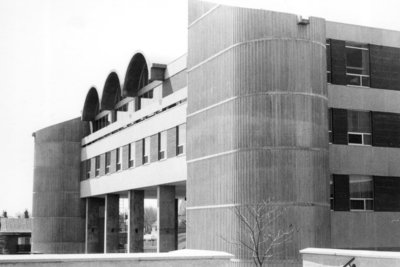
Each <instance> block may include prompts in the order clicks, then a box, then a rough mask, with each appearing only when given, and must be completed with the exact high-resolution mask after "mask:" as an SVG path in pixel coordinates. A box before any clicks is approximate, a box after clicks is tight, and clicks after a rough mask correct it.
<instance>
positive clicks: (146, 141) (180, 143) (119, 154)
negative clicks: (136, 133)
mask: <svg viewBox="0 0 400 267" xmlns="http://www.w3.org/2000/svg"><path fill="white" fill-rule="evenodd" d="M174 129H175V130H176V134H175V135H174V136H175V137H176V138H175V139H176V140H174V141H175V142H174V143H175V145H174V147H175V149H176V153H175V154H174V155H180V154H184V153H185V143H186V124H181V125H179V126H177V127H175V128H174ZM137 142H141V145H139V146H137V145H136V143H137ZM157 144H158V147H157V160H163V159H165V158H166V157H167V131H163V132H160V133H158V134H157ZM150 146H151V138H150V137H146V138H143V139H142V140H139V141H136V142H132V143H130V144H128V155H127V156H128V168H134V167H135V161H136V160H138V159H136V157H137V155H139V154H137V153H136V152H137V151H136V149H138V148H140V149H141V150H142V151H141V153H140V155H141V157H142V164H143V165H144V164H148V163H149V161H150ZM111 154H112V152H111V151H108V152H106V153H105V174H108V173H110V172H111V164H112V161H111ZM115 157H116V160H115V171H120V170H121V169H122V160H123V148H122V147H119V148H116V149H115ZM91 162H92V159H88V160H86V161H85V163H84V164H85V177H86V178H87V179H88V178H90V177H91V169H92V166H91ZM94 163H95V168H94V170H95V175H94V176H95V177H97V176H100V165H101V164H100V155H98V156H96V157H95V158H94Z"/></svg>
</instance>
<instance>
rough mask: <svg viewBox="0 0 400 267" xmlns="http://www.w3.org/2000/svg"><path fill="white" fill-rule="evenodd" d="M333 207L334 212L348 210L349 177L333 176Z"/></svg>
mask: <svg viewBox="0 0 400 267" xmlns="http://www.w3.org/2000/svg"><path fill="white" fill-rule="evenodd" d="M333 207H334V210H336V211H349V210H350V189H349V176H348V175H338V174H333Z"/></svg>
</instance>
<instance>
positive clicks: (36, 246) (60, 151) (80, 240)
mask: <svg viewBox="0 0 400 267" xmlns="http://www.w3.org/2000/svg"><path fill="white" fill-rule="evenodd" d="M88 131H89V127H88V124H87V123H86V122H82V121H81V119H80V118H77V119H73V120H70V121H66V122H62V123H59V124H56V125H53V126H50V127H48V128H45V129H42V130H39V131H37V132H35V133H34V137H35V163H34V177H33V210H32V217H33V228H32V252H33V253H63V254H64V253H83V252H84V244H85V205H84V204H85V203H84V201H83V200H81V198H80V190H79V185H80V158H81V139H82V138H83V137H84V136H85V135H87V134H88Z"/></svg>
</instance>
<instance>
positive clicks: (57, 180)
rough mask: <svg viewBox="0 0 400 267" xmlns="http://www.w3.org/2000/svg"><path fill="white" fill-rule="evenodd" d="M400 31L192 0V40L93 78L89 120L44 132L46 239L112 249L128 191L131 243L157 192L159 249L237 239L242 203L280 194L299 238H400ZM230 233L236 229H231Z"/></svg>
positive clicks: (40, 188) (366, 242)
mask: <svg viewBox="0 0 400 267" xmlns="http://www.w3.org/2000/svg"><path fill="white" fill-rule="evenodd" d="M399 73H400V33H399V32H395V31H390V30H384V29H375V28H370V27H363V26H356V25H348V24H342V23H337V22H331V21H326V20H325V19H322V18H315V17H310V18H302V17H298V16H296V15H292V14H285V13H278V12H271V11H266V10H254V9H246V8H238V7H229V6H223V5H219V4H213V3H208V2H202V1H192V0H190V1H189V25H188V52H187V54H186V55H184V56H182V57H180V58H178V59H177V60H176V61H174V62H172V63H170V64H160V63H159V62H152V61H151V60H150V58H148V57H145V56H144V54H143V53H140V52H138V53H135V54H134V56H133V58H132V60H131V62H130V64H129V66H128V68H127V71H126V74H125V77H124V79H123V82H121V81H120V80H119V77H118V75H117V74H116V73H111V74H110V75H109V76H108V78H107V80H106V82H105V85H104V88H103V90H102V93H101V97H99V93H98V90H97V89H96V88H91V89H90V90H89V91H88V94H87V96H86V99H85V102H84V108H83V113H82V117H81V118H77V119H74V120H71V121H67V122H63V123H60V124H57V125H53V126H50V127H48V128H45V129H42V130H39V131H37V132H36V133H35V175H34V176H35V178H34V207H33V217H34V220H33V244H32V246H33V248H32V250H33V251H37V252H46V253H61V252H62V253H76V252H78V253H84V252H86V253H95V252H98V253H103V252H106V253H112V252H116V251H117V249H118V231H117V229H118V203H119V199H120V198H128V199H129V201H128V202H129V207H130V208H129V210H130V214H129V224H128V234H127V235H128V238H127V239H128V248H129V252H141V251H143V201H144V198H157V199H158V207H159V212H158V227H157V229H158V232H159V238H158V245H157V249H158V251H159V252H163V251H171V250H174V249H176V248H177V199H183V198H186V199H187V244H186V245H187V248H189V249H208V250H218V251H227V252H230V253H233V254H234V255H235V256H236V258H237V259H236V260H235V262H234V263H233V264H234V265H243V266H244V265H247V264H250V263H251V255H250V254H249V253H248V252H246V250H245V249H240V248H239V247H237V246H234V245H232V244H231V243H229V242H226V239H229V240H234V239H235V238H238V237H240V235H241V233H243V228H242V227H243V225H241V223H240V220H238V218H237V217H235V214H234V213H233V212H232V209H233V208H234V207H241V206H243V205H245V204H252V203H258V202H260V201H262V200H265V199H267V198H268V199H271V200H272V201H273V203H274V204H276V205H280V206H282V207H285V215H284V217H283V218H282V219H281V220H280V221H279V222H278V223H277V224H276V225H275V226H276V227H277V228H279V227H284V226H287V225H289V224H290V225H292V226H293V227H294V229H296V231H295V232H294V233H293V237H292V242H289V243H286V244H284V246H282V247H280V248H279V250H277V251H276V253H275V255H274V257H273V258H272V259H271V260H270V261H271V263H273V264H275V265H276V266H299V265H300V264H301V257H300V255H299V250H300V249H303V248H306V247H325V248H352V249H371V250H393V251H395V250H400V238H399V237H400V223H397V222H396V220H397V219H398V218H399V217H400V213H399V211H400V164H398V162H400V149H399V147H400V105H398V103H400V92H399V90H400V75H399ZM221 237H224V238H221Z"/></svg>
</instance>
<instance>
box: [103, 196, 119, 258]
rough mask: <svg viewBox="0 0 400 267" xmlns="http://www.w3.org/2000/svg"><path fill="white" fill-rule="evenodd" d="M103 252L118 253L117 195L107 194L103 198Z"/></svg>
mask: <svg viewBox="0 0 400 267" xmlns="http://www.w3.org/2000/svg"><path fill="white" fill-rule="evenodd" d="M105 212H106V213H105V216H104V218H105V222H104V224H105V227H104V231H105V234H104V247H105V250H104V252H105V253H118V243H119V239H118V231H119V195H115V194H107V195H106V200H105Z"/></svg>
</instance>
